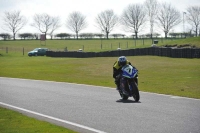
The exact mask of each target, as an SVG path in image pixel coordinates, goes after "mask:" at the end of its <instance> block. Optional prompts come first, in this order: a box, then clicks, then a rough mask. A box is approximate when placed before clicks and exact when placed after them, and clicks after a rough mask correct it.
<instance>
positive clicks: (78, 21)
mask: <svg viewBox="0 0 200 133" xmlns="http://www.w3.org/2000/svg"><path fill="white" fill-rule="evenodd" d="M66 26H67V27H68V28H69V29H70V30H71V31H73V32H75V33H76V39H78V34H79V32H80V31H81V30H82V29H84V28H86V27H87V22H86V17H85V16H84V15H83V14H81V13H80V12H77V11H75V12H72V13H71V14H70V15H69V16H68V18H67V21H66Z"/></svg>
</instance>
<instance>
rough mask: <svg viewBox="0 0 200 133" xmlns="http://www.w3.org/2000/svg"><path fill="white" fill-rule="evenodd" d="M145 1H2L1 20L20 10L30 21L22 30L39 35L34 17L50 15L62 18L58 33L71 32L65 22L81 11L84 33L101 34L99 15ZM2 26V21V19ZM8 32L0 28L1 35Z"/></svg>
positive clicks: (180, 4)
mask: <svg viewBox="0 0 200 133" xmlns="http://www.w3.org/2000/svg"><path fill="white" fill-rule="evenodd" d="M144 1H145V0H0V18H2V17H3V15H4V12H5V11H13V10H20V11H21V14H22V15H24V16H25V17H26V18H27V19H28V24H27V25H26V26H25V27H24V28H23V29H22V30H20V32H21V33H23V32H30V33H33V32H35V33H39V31H38V30H37V29H35V28H33V27H31V26H30V23H32V18H33V15H34V14H36V13H48V14H49V15H52V16H60V18H61V22H62V24H63V25H62V27H61V28H60V29H59V30H57V31H56V32H67V33H70V31H69V30H68V29H67V28H66V26H65V21H66V18H67V16H68V15H69V13H71V12H73V11H80V12H81V13H83V14H84V15H85V16H86V19H87V22H88V24H89V26H88V27H87V28H86V29H85V30H83V31H82V32H92V33H96V32H99V31H98V29H97V28H96V27H95V23H94V19H95V17H96V16H97V14H98V13H100V12H102V11H104V10H106V9H113V10H114V12H115V13H116V14H118V15H121V13H122V11H123V10H124V9H125V7H126V6H128V5H129V4H133V3H143V2H144ZM158 2H167V3H171V4H172V5H173V6H174V7H176V8H177V9H178V10H179V11H180V12H184V11H185V10H186V8H187V7H188V6H194V5H198V6H200V0H158ZM0 24H2V19H0ZM181 27H182V26H181V24H180V26H179V27H177V28H176V29H174V31H175V32H181ZM121 31H122V29H120V28H118V29H116V30H115V31H113V33H119V32H121ZM2 32H4V33H5V32H6V31H4V30H3V29H2V28H0V33H2Z"/></svg>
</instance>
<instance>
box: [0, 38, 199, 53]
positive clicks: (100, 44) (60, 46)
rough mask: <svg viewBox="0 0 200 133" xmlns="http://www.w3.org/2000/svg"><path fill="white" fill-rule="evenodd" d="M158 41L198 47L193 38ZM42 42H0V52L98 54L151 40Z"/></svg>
mask: <svg viewBox="0 0 200 133" xmlns="http://www.w3.org/2000/svg"><path fill="white" fill-rule="evenodd" d="M156 40H158V41H159V43H158V46H163V45H167V44H173V45H174V44H178V45H183V44H191V45H195V46H197V47H200V37H193V38H188V39H156ZM44 44H45V43H44V41H43V42H40V41H39V40H16V41H12V40H11V41H0V52H2V53H6V47H7V48H8V50H7V51H8V53H9V52H14V53H17V52H20V54H22V53H23V49H24V53H25V55H26V54H27V52H28V51H30V50H33V49H34V48H37V47H43V48H49V49H50V50H53V51H64V49H65V48H67V49H68V50H69V51H77V50H79V49H83V50H84V51H85V52H99V51H110V50H116V49H117V48H119V47H120V48H121V49H122V50H123V49H133V48H144V47H150V46H151V44H152V40H150V39H144V40H143V39H138V40H133V39H109V40H106V39H102V40H99V39H96V40H95V39H94V40H85V39H84V40H47V41H46V45H44Z"/></svg>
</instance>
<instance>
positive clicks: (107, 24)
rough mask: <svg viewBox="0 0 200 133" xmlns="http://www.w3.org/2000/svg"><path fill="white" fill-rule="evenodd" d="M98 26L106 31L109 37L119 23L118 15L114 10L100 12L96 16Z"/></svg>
mask: <svg viewBox="0 0 200 133" xmlns="http://www.w3.org/2000/svg"><path fill="white" fill-rule="evenodd" d="M96 23H97V27H98V28H99V29H100V30H101V31H102V32H104V33H106V38H107V39H108V35H109V33H110V32H111V31H112V30H113V29H114V27H115V26H116V25H117V23H118V17H117V15H116V14H115V13H114V11H113V10H106V11H103V12H101V13H100V14H98V16H97V17H96Z"/></svg>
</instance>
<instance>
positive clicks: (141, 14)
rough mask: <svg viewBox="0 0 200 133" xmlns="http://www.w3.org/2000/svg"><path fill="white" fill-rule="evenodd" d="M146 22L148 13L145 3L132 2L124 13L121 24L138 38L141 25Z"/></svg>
mask: <svg viewBox="0 0 200 133" xmlns="http://www.w3.org/2000/svg"><path fill="white" fill-rule="evenodd" d="M145 22H146V13H145V11H144V9H143V5H140V4H130V5H129V6H128V7H127V8H126V9H125V10H124V11H123V13H122V17H121V24H122V25H124V26H125V28H126V29H127V30H128V31H129V32H132V33H135V36H136V38H138V32H139V31H140V28H141V26H142V25H143V24H144V23H145Z"/></svg>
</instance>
